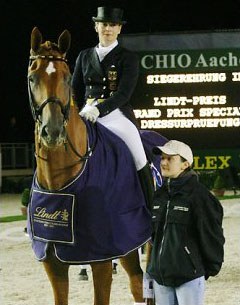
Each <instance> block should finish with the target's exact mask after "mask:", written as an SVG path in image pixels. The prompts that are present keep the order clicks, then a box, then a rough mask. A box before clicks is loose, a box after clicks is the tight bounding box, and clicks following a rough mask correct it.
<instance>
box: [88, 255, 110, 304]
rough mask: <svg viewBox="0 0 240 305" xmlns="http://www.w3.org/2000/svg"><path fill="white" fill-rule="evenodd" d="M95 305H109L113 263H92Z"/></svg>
mask: <svg viewBox="0 0 240 305" xmlns="http://www.w3.org/2000/svg"><path fill="white" fill-rule="evenodd" d="M91 267H92V275H93V285H94V305H109V302H110V293H111V284H112V261H106V262H94V263H91Z"/></svg>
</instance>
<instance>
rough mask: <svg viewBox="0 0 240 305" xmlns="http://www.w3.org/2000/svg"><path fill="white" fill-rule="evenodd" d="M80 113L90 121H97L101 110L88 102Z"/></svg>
mask: <svg viewBox="0 0 240 305" xmlns="http://www.w3.org/2000/svg"><path fill="white" fill-rule="evenodd" d="M79 114H80V116H81V117H83V118H85V119H87V120H88V121H91V122H93V123H95V122H96V121H97V118H98V117H99V114H100V112H99V110H98V109H97V107H96V106H91V105H88V104H86V105H85V106H84V107H83V109H82V110H81V111H80V113H79Z"/></svg>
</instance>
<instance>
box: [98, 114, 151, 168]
mask: <svg viewBox="0 0 240 305" xmlns="http://www.w3.org/2000/svg"><path fill="white" fill-rule="evenodd" d="M97 121H98V122H99V123H101V124H102V125H104V126H105V127H106V128H108V129H109V130H111V131H112V132H113V133H115V134H116V135H117V136H119V137H120V138H121V139H122V140H123V141H124V142H125V143H126V145H127V146H128V148H129V150H130V152H131V154H132V156H133V160H134V163H135V165H136V168H137V170H140V169H142V168H143V167H144V166H145V165H146V163H147V158H146V154H145V151H144V148H143V144H142V141H141V137H140V134H139V131H138V130H137V127H136V126H135V125H134V124H133V123H132V122H131V121H130V120H129V119H127V118H126V117H125V116H124V115H123V113H122V112H121V111H120V110H119V109H115V110H114V111H112V112H111V113H109V114H107V115H106V116H104V117H102V118H98V119H97Z"/></svg>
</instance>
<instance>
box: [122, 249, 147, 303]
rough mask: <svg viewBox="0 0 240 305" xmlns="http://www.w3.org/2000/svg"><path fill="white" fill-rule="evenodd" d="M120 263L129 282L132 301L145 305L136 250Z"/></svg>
mask: <svg viewBox="0 0 240 305" xmlns="http://www.w3.org/2000/svg"><path fill="white" fill-rule="evenodd" d="M120 262H121V264H122V266H123V268H124V269H125V270H126V272H127V274H128V277H129V280H130V289H131V292H132V295H133V298H134V301H135V302H136V303H139V304H145V303H144V299H143V285H142V282H143V271H142V268H141V265H140V260H139V254H138V250H135V251H132V252H131V253H129V254H128V255H126V256H124V257H122V258H121V259H120Z"/></svg>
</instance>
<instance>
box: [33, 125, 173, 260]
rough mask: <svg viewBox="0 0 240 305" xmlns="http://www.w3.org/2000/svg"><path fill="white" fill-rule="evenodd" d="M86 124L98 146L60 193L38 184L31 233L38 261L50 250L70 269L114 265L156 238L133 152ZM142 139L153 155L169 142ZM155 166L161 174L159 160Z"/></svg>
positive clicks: (154, 136)
mask: <svg viewBox="0 0 240 305" xmlns="http://www.w3.org/2000/svg"><path fill="white" fill-rule="evenodd" d="M86 124H87V129H88V137H89V138H88V142H89V147H91V146H92V145H94V143H95V144H96V146H95V148H94V151H93V154H92V155H91V157H90V158H89V159H88V160H87V161H86V162H85V165H84V167H83V169H82V170H81V172H80V173H79V175H78V176H77V177H76V178H75V179H74V180H73V181H71V183H69V184H68V185H66V186H65V187H63V188H62V189H59V190H58V191H54V192H52V191H48V190H45V189H42V188H41V187H40V186H39V184H38V182H37V179H36V177H35V178H34V180H33V185H32V192H31V200H30V203H29V208H28V209H29V210H28V212H29V216H28V232H29V235H30V238H31V240H32V247H33V250H34V253H35V255H36V258H37V259H38V260H41V261H42V260H44V259H45V258H46V255H47V254H46V252H47V249H48V247H49V246H50V245H53V247H54V251H55V254H56V256H57V258H58V259H59V260H60V261H62V262H67V263H69V264H84V263H90V262H94V261H104V260H109V259H113V258H117V257H121V256H124V255H126V254H128V253H129V252H131V251H133V250H134V249H137V248H139V247H140V246H141V245H143V244H145V243H146V242H147V241H148V240H149V239H150V237H151V215H150V213H149V211H148V209H147V208H146V204H145V200H144V196H143V193H142V189H141V186H140V182H139V179H138V175H137V172H136V168H135V165H134V162H133V159H132V156H131V154H130V151H129V149H128V147H127V146H126V144H125V143H124V142H123V141H122V140H121V139H120V138H119V137H117V136H116V135H114V134H113V133H112V132H111V131H109V130H108V129H106V128H105V127H104V126H102V125H101V124H99V123H97V124H96V126H97V128H95V127H94V125H92V124H89V123H86ZM141 136H142V138H143V143H144V146H145V149H146V150H148V151H149V152H150V151H151V148H152V147H153V146H155V145H163V144H164V143H165V142H166V141H167V139H166V138H164V137H162V136H161V135H159V134H157V133H155V132H149V131H146V132H145V131H142V132H141ZM153 163H154V165H155V167H156V169H159V159H158V157H155V160H153Z"/></svg>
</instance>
